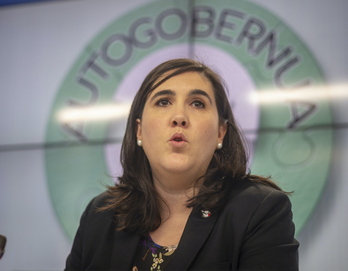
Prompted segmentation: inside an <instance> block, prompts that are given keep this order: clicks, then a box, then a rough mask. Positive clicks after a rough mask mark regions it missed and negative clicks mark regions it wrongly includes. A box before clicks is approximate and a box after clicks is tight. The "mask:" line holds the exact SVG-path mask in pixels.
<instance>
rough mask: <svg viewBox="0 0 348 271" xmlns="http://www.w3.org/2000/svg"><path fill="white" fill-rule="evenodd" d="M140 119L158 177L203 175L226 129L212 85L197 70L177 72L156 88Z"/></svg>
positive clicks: (140, 129) (139, 134)
mask: <svg viewBox="0 0 348 271" xmlns="http://www.w3.org/2000/svg"><path fill="white" fill-rule="evenodd" d="M137 121H138V129H137V138H138V140H139V139H140V140H141V141H142V147H143V149H144V152H145V154H146V156H147V158H148V160H149V162H150V166H151V169H152V173H153V175H154V178H156V177H159V176H162V174H166V173H170V174H182V173H184V174H188V176H195V178H198V177H200V176H202V175H203V174H204V173H205V172H206V170H207V168H208V166H209V163H210V161H211V159H212V156H213V154H214V151H215V150H216V147H217V143H222V142H223V137H224V136H225V133H226V124H223V125H220V124H219V116H218V112H217V107H216V103H215V96H214V90H213V88H212V85H211V83H210V82H209V81H208V80H207V79H206V78H205V77H203V76H202V75H200V74H199V73H197V72H186V73H183V74H179V75H176V76H174V77H171V78H170V79H168V80H167V81H165V82H164V83H163V84H161V85H160V86H158V87H157V88H156V89H154V90H153V92H152V93H151V94H150V95H149V97H148V98H147V100H146V103H145V106H144V111H143V114H142V119H141V120H139V119H138V120H137ZM193 181H194V180H193Z"/></svg>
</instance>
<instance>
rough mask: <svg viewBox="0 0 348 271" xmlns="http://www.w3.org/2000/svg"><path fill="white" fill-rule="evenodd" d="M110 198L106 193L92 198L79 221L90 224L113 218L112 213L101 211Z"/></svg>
mask: <svg viewBox="0 0 348 271" xmlns="http://www.w3.org/2000/svg"><path fill="white" fill-rule="evenodd" d="M110 198H111V196H110V195H109V194H108V193H107V192H106V191H105V192H103V193H101V194H99V195H97V196H95V197H94V198H92V199H91V200H90V202H89V203H88V205H87V207H86V209H85V211H84V213H83V214H82V217H81V220H85V222H87V223H90V222H91V221H93V220H99V221H102V220H103V219H108V220H109V219H110V217H113V215H114V212H113V211H111V210H102V208H103V207H105V206H106V205H107V204H108V201H109V199H110ZM97 224H100V223H97Z"/></svg>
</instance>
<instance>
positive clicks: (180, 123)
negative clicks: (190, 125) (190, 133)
mask: <svg viewBox="0 0 348 271" xmlns="http://www.w3.org/2000/svg"><path fill="white" fill-rule="evenodd" d="M173 126H182V127H185V126H186V121H185V120H183V121H176V120H173Z"/></svg>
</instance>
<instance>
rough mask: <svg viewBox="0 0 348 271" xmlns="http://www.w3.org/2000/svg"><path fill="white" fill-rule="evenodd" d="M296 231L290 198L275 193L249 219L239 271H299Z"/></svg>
mask: <svg viewBox="0 0 348 271" xmlns="http://www.w3.org/2000/svg"><path fill="white" fill-rule="evenodd" d="M294 231H295V226H294V223H293V222H292V212H291V203H290V200H289V198H288V196H287V195H286V194H284V193H282V192H280V191H272V192H271V193H269V194H268V195H267V196H266V197H264V199H263V200H262V201H261V203H260V204H259V205H258V206H257V208H256V209H255V210H254V212H253V214H252V216H251V217H250V220H249V222H248V226H247V230H246V235H245V239H244V242H243V244H242V247H241V254H240V257H239V266H238V270H265V271H266V270H267V271H271V270H277V271H278V270H281V271H296V270H298V246H299V243H298V242H297V241H296V240H295V239H294Z"/></svg>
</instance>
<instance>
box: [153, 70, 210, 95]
mask: <svg viewBox="0 0 348 271" xmlns="http://www.w3.org/2000/svg"><path fill="white" fill-rule="evenodd" d="M171 73H173V71H170V72H167V73H165V74H163V75H162V76H161V77H160V78H158V80H157V81H156V82H155V84H154V85H156V84H157V83H158V82H160V81H161V80H163V79H165V78H166V77H167V76H169V75H170V74H171ZM163 89H170V90H173V91H185V90H186V91H190V90H193V89H201V90H204V91H206V92H209V94H211V95H213V93H214V90H213V87H212V84H211V82H210V81H209V80H208V79H207V78H206V77H205V76H204V75H203V74H202V73H199V72H192V71H189V72H184V73H181V74H178V75H174V76H172V77H170V78H168V79H167V80H166V81H164V82H163V83H161V84H160V85H158V86H157V87H156V88H155V89H154V90H153V91H152V92H151V93H149V96H151V95H152V94H155V93H156V92H157V91H160V90H163Z"/></svg>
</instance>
